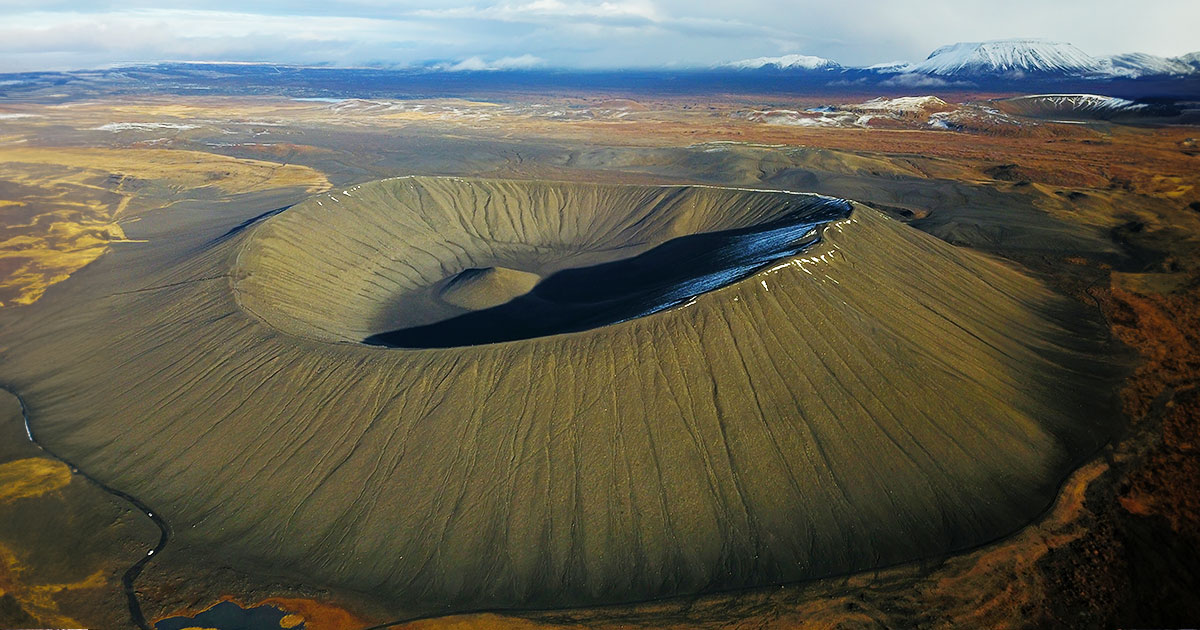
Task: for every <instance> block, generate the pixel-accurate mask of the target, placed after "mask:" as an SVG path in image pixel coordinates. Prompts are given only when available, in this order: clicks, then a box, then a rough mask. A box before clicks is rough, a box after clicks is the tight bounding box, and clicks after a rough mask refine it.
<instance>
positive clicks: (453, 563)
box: [0, 178, 1107, 612]
mask: <svg viewBox="0 0 1200 630" xmlns="http://www.w3.org/2000/svg"><path fill="white" fill-rule="evenodd" d="M334 198H336V199H337V200H336V201H334V200H333V199H334ZM820 203H823V201H822V198H816V197H811V196H806V195H797V194H792V193H779V192H752V191H740V190H732V189H718V188H704V187H649V186H643V187H639V186H609V185H582V184H564V183H532V182H515V181H487V180H459V179H432V178H402V179H394V180H385V181H382V182H375V183H371V184H366V185H363V186H360V187H356V188H354V189H348V190H346V191H340V190H339V191H335V192H334V193H332V194H325V195H320V196H318V197H316V198H313V199H311V200H309V201H306V202H304V203H302V204H300V205H297V206H295V207H293V208H291V209H289V210H287V211H285V212H283V213H281V214H279V215H277V216H274V217H271V218H269V219H266V220H265V221H264V222H262V223H261V224H258V225H254V226H251V227H249V228H247V229H245V230H243V231H241V232H237V233H235V234H233V235H231V237H230V238H224V239H217V240H215V241H212V242H210V243H209V244H208V245H206V246H204V247H197V248H195V249H192V250H183V251H181V252H176V254H175V255H176V257H177V258H176V259H175V260H173V261H170V262H167V261H165V260H164V261H163V262H162V264H161V266H159V267H157V268H156V269H154V270H153V271H152V272H151V271H147V279H146V281H145V282H144V284H143V286H145V287H154V288H153V289H151V290H142V291H139V292H137V293H126V294H123V295H122V294H114V295H112V296H111V297H108V298H105V299H102V300H99V301H98V302H97V303H93V304H88V305H86V307H80V308H77V309H70V308H66V307H60V310H59V311H58V313H57V314H58V315H59V316H57V317H54V318H50V317H47V318H46V320H45V321H42V322H38V323H37V325H33V324H28V323H23V325H24V326H26V328H27V330H21V331H16V330H15V329H13V330H10V332H13V333H17V332H19V333H21V334H19V335H17V334H11V335H6V338H10V339H19V341H16V342H13V345H12V346H11V347H10V348H9V349H8V351H7V352H6V357H5V361H4V363H3V365H2V366H0V378H4V379H5V380H7V381H9V382H13V383H14V384H15V385H16V386H18V387H19V388H20V389H21V391H22V392H24V395H25V397H26V399H27V400H28V401H30V405H31V407H32V409H33V412H34V414H35V422H36V423H37V430H38V432H39V435H40V436H42V439H43V440H45V441H46V442H47V443H48V444H50V445H51V446H52V447H53V448H54V449H55V450H56V452H61V453H63V454H64V455H65V456H68V457H69V458H71V459H72V460H73V461H75V462H77V463H78V464H79V465H80V466H81V467H83V468H85V469H86V470H88V471H89V472H90V473H91V474H93V475H95V476H97V477H98V478H101V479H103V480H104V481H106V482H107V483H111V484H112V485H114V486H116V487H119V488H122V489H123V490H126V491H128V492H130V493H132V494H135V495H137V496H138V497H139V498H141V499H142V500H144V501H145V502H146V503H147V504H148V505H151V506H154V507H155V509H156V510H157V511H159V512H160V513H162V514H165V515H166V518H167V519H168V520H169V522H170V523H171V525H172V528H173V531H174V538H173V540H172V545H184V546H197V547H200V548H206V549H208V550H209V551H208V553H209V555H210V556H211V557H213V558H217V559H221V561H223V562H227V563H229V564H230V565H232V566H236V567H238V568H240V569H243V570H246V571H250V572H252V573H253V572H255V571H264V572H268V573H270V574H271V575H287V576H291V577H292V578H295V579H300V580H304V581H306V582H308V583H315V584H322V585H327V586H334V587H346V588H352V589H357V590H360V591H366V592H369V593H372V594H374V595H378V596H382V597H385V598H387V599H389V600H391V601H393V602H394V603H395V605H396V606H397V607H398V608H401V609H404V610H409V611H412V612H432V611H453V610H465V609H471V608H479V607H521V606H568V605H577V604H585V603H597V602H615V601H630V600H639V599H646V598H650V597H655V596H662V595H670V594H678V593H690V592H698V591H704V590H712V589H719V588H730V587H738V586H744V585H754V584H768V583H773V582H779V581H786V580H795V579H802V578H808V577H815V576H822V575H829V574H833V573H838V572H844V571H851V570H857V569H864V568H868V567H874V566H880V565H885V564H889V563H894V562H898V561H902V560H908V559H913V558H917V557H923V556H929V555H934V554H940V553H943V552H946V551H949V550H952V549H960V548H964V547H967V546H970V545H974V544H977V543H980V542H984V541H986V540H989V539H992V538H994V537H996V536H999V535H1002V534H1004V533H1007V532H1009V531H1011V530H1012V529H1014V528H1015V527H1017V526H1018V525H1020V524H1022V523H1023V522H1026V521H1028V520H1029V519H1031V518H1032V517H1034V516H1035V515H1036V514H1037V512H1039V511H1040V510H1041V509H1042V508H1043V507H1045V505H1046V504H1047V503H1048V501H1049V500H1050V498H1051V496H1052V494H1053V489H1054V486H1055V485H1056V484H1057V483H1058V482H1059V481H1060V479H1061V478H1062V477H1063V476H1064V474H1065V473H1066V471H1067V469H1068V468H1069V467H1070V466H1071V465H1072V464H1073V463H1074V462H1075V461H1076V460H1077V458H1078V456H1079V455H1080V454H1081V453H1082V452H1083V451H1085V450H1087V449H1090V448H1092V447H1093V446H1095V444H1097V442H1098V441H1099V440H1100V439H1101V433H1102V429H1101V427H1100V424H1101V418H1102V417H1103V416H1102V413H1103V411H1104V402H1105V401H1106V398H1107V396H1106V395H1104V392H1105V391H1106V390H1105V389H1104V383H1103V382H1101V380H1102V377H1101V376H1100V373H1101V372H1103V370H1098V369H1096V367H1097V364H1096V363H1095V362H1093V359H1092V358H1091V356H1090V355H1089V354H1088V353H1090V352H1091V351H1092V349H1093V344H1092V340H1090V339H1088V338H1087V336H1088V335H1090V334H1091V333H1092V332H1093V329H1091V328H1089V327H1088V325H1087V323H1086V317H1085V315H1084V311H1083V309H1082V308H1080V307H1077V306H1076V305H1074V304H1073V303H1070V302H1068V301H1067V300H1064V299H1061V298H1058V297H1055V296H1054V295H1052V294H1051V293H1050V292H1048V291H1047V290H1046V289H1045V288H1044V287H1043V286H1042V285H1041V284H1040V283H1038V282H1037V281H1035V280H1033V279H1031V278H1029V277H1027V276H1025V275H1022V274H1021V273H1018V272H1017V271H1015V270H1013V269H1011V268H1009V267H1007V266H1005V265H1002V264H999V263H997V262H995V261H993V260H991V259H988V258H985V257H982V256H979V255H976V254H973V253H970V252H968V251H965V250H962V249H958V248H955V247H952V246H949V245H947V244H945V243H944V242H942V241H939V240H937V239H934V238H932V237H929V236H927V235H924V234H921V233H919V232H917V231H915V230H912V229H910V228H908V227H906V226H904V225H902V224H899V223H897V222H894V221H892V220H890V219H887V218H885V217H884V216H882V215H880V214H879V213H877V212H875V211H873V210H871V209H869V208H865V207H862V206H858V205H855V206H854V208H853V213H852V214H851V215H850V216H849V218H847V219H843V220H839V221H836V222H834V223H831V224H828V225H827V226H826V227H825V228H824V237H823V239H822V240H821V241H820V242H819V243H817V244H815V245H813V246H812V247H811V248H810V249H809V250H807V251H805V252H804V253H803V254H801V255H799V256H797V257H792V258H788V259H785V260H782V261H779V262H778V264H776V265H774V267H773V268H771V269H767V270H764V271H761V272H759V273H757V274H755V275H753V276H752V277H749V278H747V279H745V280H742V281H740V282H737V283H735V284H732V285H729V286H726V287H724V288H721V289H718V290H715V291H712V292H708V293H705V294H703V295H700V296H699V297H698V298H697V299H696V300H695V302H694V303H691V304H690V305H686V306H681V307H679V308H675V309H671V310H667V311H663V312H659V313H655V314H653V315H650V316H647V317H640V318H636V319H632V320H629V321H625V322H623V323H618V324H614V325H610V326H604V327H601V328H595V329H592V330H588V331H585V332H577V333H571V334H564V335H554V336H547V337H539V338H533V339H525V340H521V341H515V342H508V343H500V344H491V345H479V346H471V347H457V348H447V349H438V350H401V349H388V348H377V347H368V346H364V345H362V344H361V343H358V341H359V340H361V339H362V337H363V336H365V335H367V334H371V333H375V332H379V331H381V330H387V328H388V326H394V325H396V324H397V323H398V322H400V323H410V322H413V321H433V320H435V319H438V318H441V317H446V316H450V315H453V314H454V313H456V312H461V308H460V307H459V306H455V305H452V304H445V303H444V302H443V301H440V298H439V295H440V293H439V290H440V289H439V287H442V286H444V282H445V281H446V280H447V279H450V278H454V277H455V276H456V275H457V274H460V273H461V272H463V271H465V270H467V269H472V268H476V269H481V268H489V267H496V268H504V269H512V270H517V271H520V272H522V273H536V274H538V275H539V276H542V277H545V276H546V275H547V274H549V273H552V272H553V271H555V270H558V269H563V268H567V267H577V266H580V265H585V264H587V265H590V264H596V263H599V262H604V261H607V260H613V259H616V258H623V257H628V256H632V255H634V254H636V253H638V252H641V251H645V250H646V249H647V248H650V247H652V246H654V245H656V244H659V243H663V242H666V241H668V240H670V239H673V238H677V237H679V236H683V235H687V234H693V233H698V232H707V231H714V230H726V229H731V228H739V227H748V226H754V225H757V224H762V223H768V222H770V221H772V220H775V219H778V218H779V217H780V216H784V215H786V214H787V213H789V212H792V211H795V210H796V209H797V208H809V207H811V206H812V205H813V204H817V205H820ZM114 255H120V252H118V253H117V254H114ZM162 255H163V256H166V255H167V254H165V253H164V254H162ZM140 262H141V264H143V265H145V264H147V260H141V261H140ZM114 293H115V292H114ZM61 299H66V298H65V297H63V298H61ZM410 302H415V303H416V306H414V305H413V304H412V303H410ZM52 303H53V301H52ZM47 308H50V306H47ZM1081 331H1082V332H1081ZM10 357H11V359H10ZM168 552H169V551H168Z"/></svg>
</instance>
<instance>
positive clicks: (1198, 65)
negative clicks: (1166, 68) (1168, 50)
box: [1175, 51, 1200, 72]
mask: <svg viewBox="0 0 1200 630" xmlns="http://www.w3.org/2000/svg"><path fill="white" fill-rule="evenodd" d="M1175 60H1176V61H1179V62H1181V63H1185V64H1187V65H1189V66H1191V67H1192V71H1193V72H1200V51H1198V52H1194V53H1188V54H1186V55H1183V56H1182V57H1176V58H1175Z"/></svg>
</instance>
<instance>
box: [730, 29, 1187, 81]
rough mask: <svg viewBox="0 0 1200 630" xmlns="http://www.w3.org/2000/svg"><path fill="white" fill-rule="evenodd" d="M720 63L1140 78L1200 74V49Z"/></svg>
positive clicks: (970, 45) (941, 52)
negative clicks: (860, 63)
mask: <svg viewBox="0 0 1200 630" xmlns="http://www.w3.org/2000/svg"><path fill="white" fill-rule="evenodd" d="M720 67H724V68H735V69H742V70H788V71H801V72H805V71H816V70H821V71H828V70H836V69H846V70H855V71H862V72H871V73H876V74H881V75H909V74H912V75H927V76H931V77H940V78H960V79H963V78H965V79H971V78H1008V79H1021V78H1027V77H1031V78H1056V77H1067V78H1085V79H1137V78H1141V77H1171V76H1189V75H1195V74H1200V52H1194V53H1189V54H1187V55H1183V56H1180V57H1171V58H1167V57H1159V56H1157V55H1150V54H1147V53H1139V52H1134V53H1125V54H1120V55H1111V56H1107V57H1096V56H1092V55H1089V54H1088V53H1085V52H1083V51H1082V50H1080V49H1079V48H1076V47H1075V46H1074V45H1072V44H1069V43H1066V42H1056V41H1050V40H1045V39H1031V38H1025V39H1001V40H992V41H984V42H959V43H956V44H950V45H947V46H942V47H940V48H938V49H937V50H934V51H933V52H932V53H931V54H930V55H929V57H927V58H926V59H925V60H924V61H921V62H918V63H905V62H890V63H881V64H875V65H872V66H867V67H865V68H849V67H845V66H842V65H841V64H838V63H837V62H836V61H833V60H830V59H824V58H821V57H812V56H808V55H785V56H782V57H756V58H753V59H743V60H741V61H734V62H731V63H726V64H722V66H720Z"/></svg>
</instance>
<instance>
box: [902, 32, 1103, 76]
mask: <svg viewBox="0 0 1200 630" xmlns="http://www.w3.org/2000/svg"><path fill="white" fill-rule="evenodd" d="M1105 69H1106V68H1105V64H1104V63H1103V62H1101V60H1099V59H1096V58H1095V57H1092V56H1091V55H1088V54H1087V53H1085V52H1083V51H1082V50H1079V49H1078V48H1076V47H1074V46H1072V45H1071V44H1067V43H1064V42H1052V41H1046V40H1041V39H1003V40H996V41H989V42H960V43H957V44H951V45H949V46H942V47H941V48H938V49H937V50H935V51H933V54H931V55H929V58H928V59H926V60H925V61H923V62H921V63H918V64H916V65H914V66H912V67H911V68H909V69H908V72H915V73H920V74H932V75H938V76H980V75H985V76H986V75H1009V76H1014V77H1019V76H1024V75H1031V74H1032V75H1046V74H1066V75H1073V76H1088V75H1093V74H1097V73H1101V72H1103V71H1104V70H1105Z"/></svg>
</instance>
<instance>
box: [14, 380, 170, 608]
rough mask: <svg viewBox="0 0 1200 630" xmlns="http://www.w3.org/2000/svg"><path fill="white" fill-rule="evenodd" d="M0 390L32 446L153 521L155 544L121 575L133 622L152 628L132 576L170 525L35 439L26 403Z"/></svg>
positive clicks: (164, 540) (157, 548) (165, 538)
mask: <svg viewBox="0 0 1200 630" xmlns="http://www.w3.org/2000/svg"><path fill="white" fill-rule="evenodd" d="M0 390H4V391H6V392H8V393H10V394H12V395H13V396H14V397H15V398H16V399H17V402H18V403H20V405H21V416H22V418H24V420H25V435H27V436H28V437H29V441H30V442H31V443H32V444H33V445H34V446H36V447H38V448H39V449H40V450H41V451H42V452H44V453H46V454H47V455H49V456H50V457H53V458H54V459H57V460H58V461H60V462H62V463H64V464H66V465H67V466H68V467H69V468H70V469H71V472H72V473H74V474H77V475H80V476H81V477H83V478H84V479H87V480H88V481H90V482H92V483H93V484H96V486H97V487H98V488H100V489H101V490H103V491H105V492H107V493H109V494H111V495H113V496H114V497H117V498H120V499H123V500H125V501H128V502H129V503H130V504H132V505H133V507H135V508H137V509H138V510H139V511H140V512H141V513H142V514H145V515H146V516H147V517H149V518H150V520H151V521H153V522H154V525H155V526H157V527H158V531H159V536H158V544H156V545H155V546H154V548H153V549H151V550H150V551H149V552H147V553H146V555H145V556H143V557H142V558H141V559H139V560H138V561H137V562H135V563H134V564H133V566H131V567H129V568H128V569H126V570H125V573H124V575H122V576H121V586H122V588H123V589H124V591H125V601H126V603H127V604H128V606H129V616H130V617H132V618H133V622H134V623H135V624H137V626H138V627H139V628H141V629H142V630H153V629H152V627H151V626H150V623H149V622H147V621H146V615H145V614H143V613H142V605H141V603H140V602H138V599H137V589H135V588H134V586H133V583H134V581H135V580H137V578H138V576H139V575H141V573H142V569H144V568H146V565H147V564H149V563H150V561H151V560H153V559H154V556H155V555H156V554H158V553H159V552H161V551H162V550H163V548H164V547H166V546H167V541H169V540H170V538H171V527H170V526H169V525H167V522H166V521H165V520H163V518H162V517H161V516H159V515H158V514H157V513H156V512H155V511H154V510H152V509H150V506H148V505H146V504H145V503H143V502H142V501H141V500H140V499H138V498H137V497H134V496H132V495H130V494H127V493H124V492H121V491H120V490H117V489H116V488H113V487H111V486H108V485H106V484H104V483H103V482H101V481H100V480H98V479H96V478H95V477H92V476H91V475H89V474H87V473H85V472H83V471H82V470H80V469H79V467H78V466H76V465H75V464H74V463H72V462H71V461H69V460H67V459H64V458H62V457H60V456H59V455H57V454H56V453H54V451H51V450H50V449H48V448H46V447H45V446H44V445H42V444H41V443H40V442H38V441H37V437H36V436H35V434H34V432H33V426H32V425H31V423H30V420H29V407H28V406H26V405H25V399H24V398H22V397H21V395H20V394H18V393H17V392H15V391H13V390H11V389H9V388H8V387H2V386H0Z"/></svg>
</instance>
